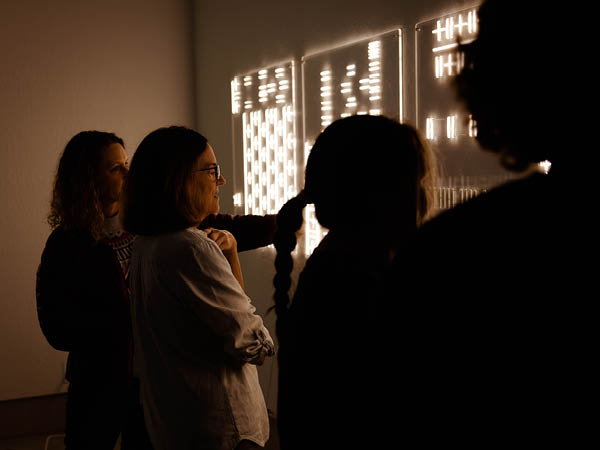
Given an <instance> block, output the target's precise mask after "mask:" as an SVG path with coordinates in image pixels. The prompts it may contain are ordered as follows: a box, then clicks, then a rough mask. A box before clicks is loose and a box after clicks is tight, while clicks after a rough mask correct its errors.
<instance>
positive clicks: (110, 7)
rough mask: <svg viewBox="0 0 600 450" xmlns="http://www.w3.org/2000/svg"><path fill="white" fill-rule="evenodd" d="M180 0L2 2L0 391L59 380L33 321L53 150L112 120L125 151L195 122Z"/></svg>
mask: <svg viewBox="0 0 600 450" xmlns="http://www.w3.org/2000/svg"><path fill="white" fill-rule="evenodd" d="M192 55H193V50H192V3H191V2H190V1H189V0H126V1H122V0H104V1H98V2H96V1H81V0H58V1H46V0H22V1H16V0H15V1H12V0H2V2H1V3H0V61H1V63H0V64H1V71H0V138H1V139H0V162H1V163H0V205H2V214H0V236H1V237H0V400H6V399H13V398H21V397H28V396H36V395H43V394H50V393H54V392H58V391H60V390H63V389H64V385H63V384H62V378H63V370H64V368H63V367H64V359H65V354H64V353H62V352H58V351H55V350H53V349H52V348H51V347H50V346H49V345H48V344H47V343H46V341H45V339H44V337H43V335H42V334H41V332H40V330H39V326H38V323H37V316H36V309H35V289H34V288H35V271H36V268H37V265H38V263H39V258H40V254H41V251H42V249H43V246H44V243H45V240H46V238H47V236H48V234H49V227H48V225H47V224H46V223H45V216H46V214H47V212H48V202H49V193H50V189H51V184H52V178H53V173H54V171H55V168H56V164H57V158H58V156H59V153H60V152H61V151H62V149H63V148H64V145H65V144H66V142H67V141H68V139H69V138H70V137H71V136H72V135H74V134H75V133H77V132H78V131H81V130H85V129H99V130H107V131H113V132H115V133H117V134H118V135H120V136H121V137H123V138H124V140H125V144H126V147H127V153H128V155H129V156H131V155H132V153H133V151H134V150H135V148H136V146H137V145H138V143H139V142H140V140H141V139H142V138H143V136H144V135H145V134H146V133H148V132H149V131H151V130H152V129H155V128H157V127H159V126H164V125H168V124H182V125H187V126H193V125H194V123H195V110H194V101H195V98H194V84H195V80H194V73H193V57H192Z"/></svg>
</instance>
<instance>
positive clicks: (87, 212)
mask: <svg viewBox="0 0 600 450" xmlns="http://www.w3.org/2000/svg"><path fill="white" fill-rule="evenodd" d="M127 172H128V162H127V156H126V154H125V151H124V148H123V140H122V139H121V138H119V137H117V136H115V135H114V134H112V133H106V132H100V131H83V132H81V133H78V134H77V135H75V136H74V137H73V138H72V139H71V140H70V141H69V142H68V144H67V145H66V147H65V149H64V152H63V153H62V155H61V158H60V162H59V165H58V170H57V173H56V179H55V182H54V189H53V194H52V204H51V211H50V214H49V217H48V222H49V224H50V226H51V227H52V229H53V231H52V233H51V235H50V237H49V238H48V241H47V243H46V246H45V249H44V251H43V254H42V258H41V263H40V266H39V270H38V278H37V285H36V293H37V305H38V317H39V320H40V326H41V328H42V331H43V333H44V335H45V336H46V338H47V340H48V342H49V343H50V345H52V346H53V347H54V348H56V349H58V350H62V351H68V352H69V356H68V360H67V373H66V377H67V379H68V380H69V391H68V397H67V412H66V436H65V445H66V447H67V449H76V450H79V449H106V450H108V449H110V450H112V449H113V448H114V446H115V442H116V441H117V439H118V437H119V434H120V433H121V435H122V439H121V447H122V448H123V449H136V450H137V449H144V448H151V446H150V443H149V440H148V437H147V434H146V430H145V427H144V421H143V416H142V409H141V406H140V404H139V397H138V379H137V377H135V376H134V375H133V373H132V359H133V354H132V348H133V346H132V344H133V343H132V336H131V324H130V322H131V319H130V310H129V294H128V291H127V283H128V275H129V259H130V256H131V246H132V243H133V240H134V236H133V235H132V234H131V233H128V232H126V231H124V230H123V229H122V227H121V225H120V223H119V210H120V195H121V188H122V185H123V181H124V179H125V176H126V174H127ZM203 226H215V227H223V228H226V229H229V230H231V231H232V232H233V233H234V234H235V236H236V238H237V240H238V249H240V248H244V249H249V248H253V247H258V246H262V245H267V244H269V243H270V242H271V239H272V234H273V229H274V217H272V216H271V217H264V218H263V217H253V216H246V217H237V216H236V217H232V216H229V215H212V216H210V217H208V218H207V220H206V221H205V223H204V224H203Z"/></svg>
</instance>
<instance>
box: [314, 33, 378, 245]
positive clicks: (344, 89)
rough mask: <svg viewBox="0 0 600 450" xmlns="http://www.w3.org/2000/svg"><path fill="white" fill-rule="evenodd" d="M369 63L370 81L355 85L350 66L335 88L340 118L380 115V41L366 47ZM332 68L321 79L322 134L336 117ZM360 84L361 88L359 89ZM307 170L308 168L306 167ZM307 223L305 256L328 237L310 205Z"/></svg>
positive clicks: (326, 69)
mask: <svg viewBox="0 0 600 450" xmlns="http://www.w3.org/2000/svg"><path fill="white" fill-rule="evenodd" d="M367 59H368V67H369V75H368V77H367V78H362V79H359V80H358V83H356V79H357V77H356V64H348V65H346V67H345V77H344V79H343V80H342V81H340V82H339V84H337V86H335V89H339V93H340V94H341V95H342V97H343V100H344V101H343V103H344V110H343V112H342V113H340V115H339V118H343V117H348V116H351V115H353V114H358V115H363V114H371V115H378V114H381V96H382V85H381V66H382V58H381V41H380V40H373V41H371V42H369V43H368V46H367ZM333 72H334V71H333V69H332V68H324V70H322V71H321V72H320V73H319V75H320V81H321V87H320V96H321V131H323V130H324V129H325V128H326V127H327V126H328V125H329V124H331V122H333V120H335V117H334V115H333V110H334V104H333V99H332V97H333V94H334V85H333V77H334V73H333ZM357 84H358V86H357ZM356 87H358V91H359V93H361V94H364V95H368V105H369V107H368V108H365V109H363V108H361V107H360V105H363V104H365V103H366V102H364V101H361V100H360V99H357V92H356V89H355V88H356ZM310 148H311V146H310V143H309V142H305V143H304V155H305V163H306V159H308V153H309V152H310ZM305 167H306V164H305ZM304 223H305V224H306V225H305V233H304V236H305V241H304V251H305V254H306V256H310V255H311V254H312V252H313V251H314V249H315V248H316V247H317V246H318V245H319V242H321V239H323V237H324V236H325V234H326V233H327V232H326V231H325V230H323V228H321V226H320V225H319V223H318V221H317V218H316V216H315V210H314V206H313V205H308V206H307V207H306V209H305V210H304Z"/></svg>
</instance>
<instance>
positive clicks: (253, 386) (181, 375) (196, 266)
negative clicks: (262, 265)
mask: <svg viewBox="0 0 600 450" xmlns="http://www.w3.org/2000/svg"><path fill="white" fill-rule="evenodd" d="M130 287H131V314H132V323H133V335H134V343H135V367H136V374H137V375H138V376H139V377H140V397H141V401H142V404H143V407H144V417H145V420H146V426H147V428H148V433H149V435H150V438H151V440H152V444H153V446H154V448H155V450H167V449H169V450H173V449H176V450H186V449H212V450H216V449H233V448H235V447H236V445H237V444H238V443H239V441H241V440H242V439H248V440H250V441H253V442H255V443H257V444H259V445H262V446H264V444H265V442H266V441H267V440H268V437H269V421H268V416H267V408H266V405H265V400H264V396H263V393H262V390H261V388H260V385H259V382H258V373H257V370H256V366H255V365H253V364H252V363H254V362H256V361H258V360H259V359H260V358H261V357H262V356H263V354H265V353H266V354H267V355H272V354H273V353H274V347H273V340H272V339H271V336H270V335H269V332H268V331H267V329H266V328H265V327H264V325H263V321H262V319H261V318H260V317H259V316H258V315H256V314H254V312H255V308H254V306H252V304H251V302H250V299H249V298H248V297H247V296H246V294H245V293H244V291H243V290H242V288H241V286H240V285H239V283H238V281H237V280H236V279H235V277H234V276H233V273H232V272H231V268H230V266H229V263H228V262H227V259H226V258H225V256H224V255H223V253H222V252H221V250H220V249H219V247H218V246H217V244H215V243H214V242H213V241H212V240H211V239H209V238H208V237H207V235H206V233H204V232H203V231H201V230H198V229H195V228H189V229H186V230H183V231H178V232H174V233H168V234H163V235H159V236H138V237H137V238H136V240H135V242H134V246H133V254H132V258H131V268H130Z"/></svg>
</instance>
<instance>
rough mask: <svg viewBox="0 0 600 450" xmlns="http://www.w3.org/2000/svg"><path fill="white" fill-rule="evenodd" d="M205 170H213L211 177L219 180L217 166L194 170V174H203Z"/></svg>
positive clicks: (219, 175) (219, 169)
mask: <svg viewBox="0 0 600 450" xmlns="http://www.w3.org/2000/svg"><path fill="white" fill-rule="evenodd" d="M205 170H214V172H213V175H214V176H215V178H216V179H217V181H218V180H220V179H221V166H219V165H218V164H217V165H215V166H214V167H207V168H206V169H196V172H204V171H205Z"/></svg>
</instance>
